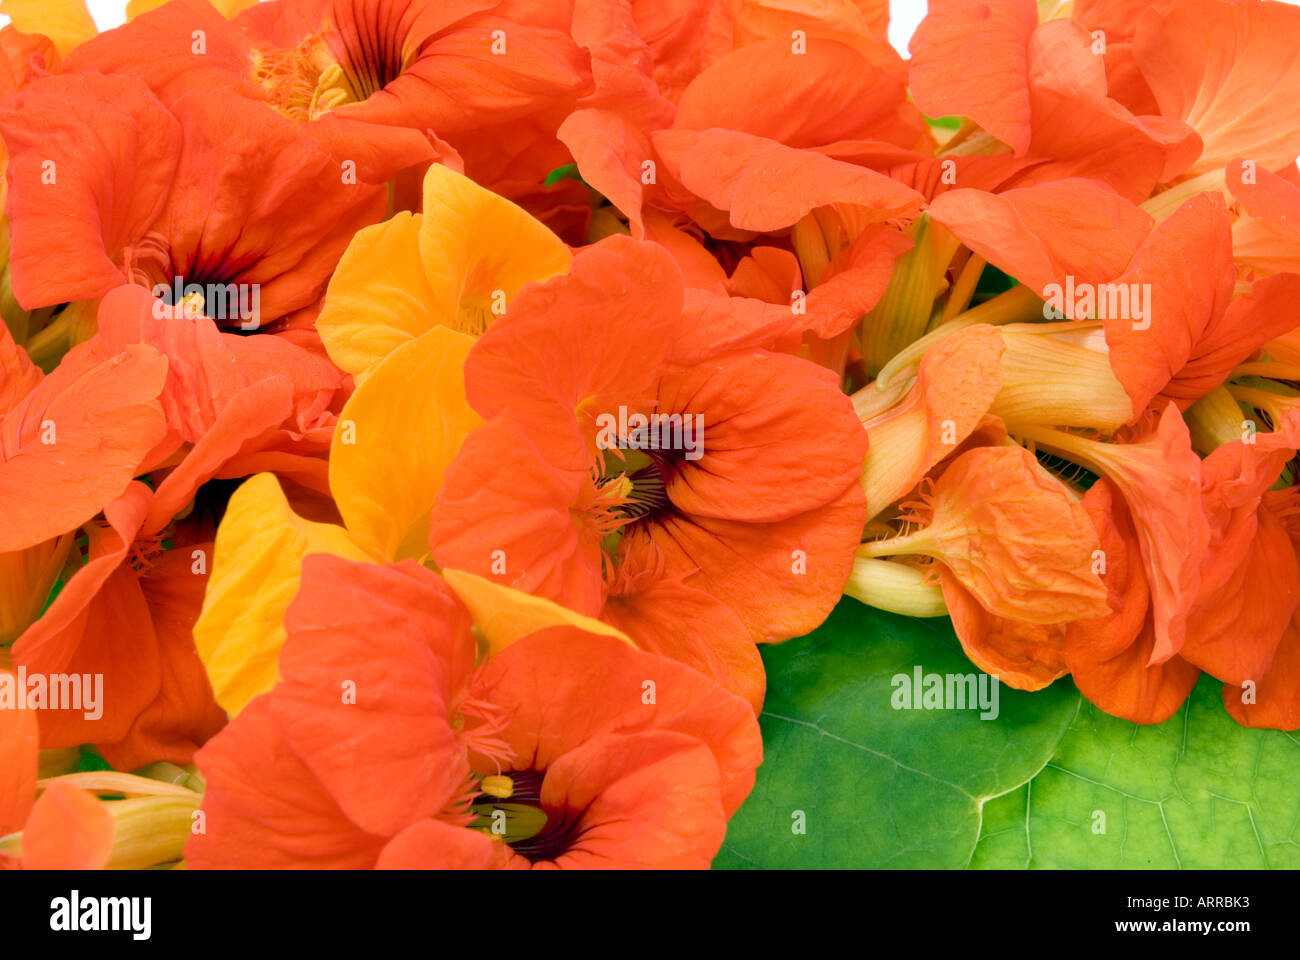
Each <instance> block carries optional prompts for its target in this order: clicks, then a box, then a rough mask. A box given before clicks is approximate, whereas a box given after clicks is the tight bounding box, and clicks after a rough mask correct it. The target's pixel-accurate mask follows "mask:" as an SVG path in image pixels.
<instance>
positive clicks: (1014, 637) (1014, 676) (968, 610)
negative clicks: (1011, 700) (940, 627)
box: [939, 567, 1068, 690]
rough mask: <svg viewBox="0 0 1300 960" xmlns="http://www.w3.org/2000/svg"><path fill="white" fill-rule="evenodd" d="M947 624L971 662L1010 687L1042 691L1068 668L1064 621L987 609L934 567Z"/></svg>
mask: <svg viewBox="0 0 1300 960" xmlns="http://www.w3.org/2000/svg"><path fill="white" fill-rule="evenodd" d="M939 578H940V583H941V584H942V585H943V599H944V603H945V604H946V605H947V607H948V614H949V616H951V617H952V628H953V630H954V631H956V633H957V639H958V640H960V641H961V646H962V649H963V650H965V651H966V656H968V657H970V660H971V663H973V664H975V666H977V667H979V668H980V669H981V670H983V671H984V672H985V673H987V674H990V675H992V676H994V677H997V678H998V680H999V681H1000V682H1001V683H1005V684H1006V685H1007V686H1009V687H1011V688H1012V689H1013V690H1041V689H1043V687H1046V686H1048V685H1049V684H1050V683H1051V682H1052V681H1053V680H1055V679H1056V678H1058V677H1061V676H1064V675H1065V674H1066V673H1067V672H1068V670H1067V668H1066V666H1065V659H1064V657H1063V655H1062V652H1061V648H1062V647H1063V646H1064V644H1065V624H1063V623H1047V624H1043V623H1026V622H1025V621H1024V620H1015V619H1012V618H1009V617H1000V616H998V615H997V614H995V613H990V612H989V611H988V610H987V609H985V607H984V605H983V604H982V603H981V602H980V601H979V599H978V598H976V596H975V595H974V594H972V593H971V592H970V591H969V590H967V589H966V588H965V587H964V586H962V583H961V581H960V580H958V579H957V577H956V576H954V575H953V573H952V571H951V570H949V569H948V568H947V567H941V568H940V570H939Z"/></svg>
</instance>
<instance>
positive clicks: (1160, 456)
mask: <svg viewBox="0 0 1300 960" xmlns="http://www.w3.org/2000/svg"><path fill="white" fill-rule="evenodd" d="M1103 453H1104V456H1105V462H1104V463H1097V464H1094V465H1095V466H1098V467H1099V468H1100V469H1101V471H1102V472H1103V473H1104V474H1105V475H1106V476H1108V477H1109V478H1110V479H1111V480H1113V481H1114V482H1115V484H1116V486H1118V487H1119V489H1120V492H1121V493H1122V494H1123V496H1124V500H1125V502H1126V503H1127V504H1128V508H1129V512H1130V513H1131V514H1132V516H1133V522H1134V527H1135V528H1136V530H1137V540H1138V547H1139V550H1140V552H1141V555H1142V564H1143V568H1144V570H1145V571H1146V577H1147V582H1148V584H1149V585H1150V587H1151V610H1152V620H1153V623H1154V628H1155V643H1154V646H1153V648H1152V653H1151V660H1150V663H1151V664H1152V665H1154V664H1158V663H1163V662H1165V661H1166V660H1168V659H1169V658H1170V657H1172V656H1173V655H1174V654H1176V653H1178V651H1179V650H1181V649H1182V646H1183V644H1184V642H1185V641H1186V638H1187V617H1188V613H1189V612H1190V610H1191V608H1192V606H1193V604H1194V603H1195V602H1196V595H1197V593H1198V591H1199V589H1200V584H1201V573H1200V571H1201V565H1202V563H1203V562H1204V559H1205V551H1206V550H1207V549H1208V545H1209V538H1210V529H1209V522H1208V520H1207V519H1206V516H1205V511H1204V509H1203V508H1202V506H1201V459H1200V458H1199V457H1198V456H1197V455H1196V453H1195V451H1193V450H1192V446H1191V438H1190V435H1189V434H1188V431H1187V425H1186V424H1185V423H1184V422H1183V418H1182V416H1181V414H1180V413H1179V411H1178V407H1177V406H1176V405H1175V404H1172V403H1170V404H1169V405H1168V406H1167V407H1166V408H1165V409H1164V411H1163V412H1162V413H1161V415H1160V419H1159V421H1158V422H1157V424H1156V426H1155V429H1154V431H1152V432H1150V433H1148V434H1147V435H1146V436H1145V437H1144V438H1142V439H1141V440H1138V441H1137V442H1134V443H1129V444H1111V445H1108V447H1107V448H1106V449H1105V450H1104V451H1103Z"/></svg>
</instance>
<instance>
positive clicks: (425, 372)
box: [329, 327, 483, 562]
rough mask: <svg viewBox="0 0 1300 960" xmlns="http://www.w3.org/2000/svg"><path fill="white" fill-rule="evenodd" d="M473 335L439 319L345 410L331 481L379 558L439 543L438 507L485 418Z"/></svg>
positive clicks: (358, 536)
mask: <svg viewBox="0 0 1300 960" xmlns="http://www.w3.org/2000/svg"><path fill="white" fill-rule="evenodd" d="M472 345H473V340H472V339H471V338H470V337H468V336H466V335H465V334H463V333H457V332H456V331H454V330H450V329H448V328H446V327H437V328H434V329H432V330H430V331H429V332H428V333H425V334H424V335H423V336H421V337H419V338H418V339H416V340H412V341H410V342H408V343H405V344H402V345H401V346H400V347H398V348H397V349H396V350H394V351H393V352H392V353H391V354H389V355H388V356H387V357H386V358H385V359H384V360H383V361H382V362H381V363H380V364H379V365H378V366H377V367H375V368H374V369H373V370H372V371H371V373H370V376H368V377H366V379H365V380H364V381H363V382H362V383H361V385H360V386H358V387H357V389H356V392H355V393H353V394H352V396H351V397H350V398H349V399H348V402H347V403H346V404H345V405H344V407H343V412H342V413H340V414H339V428H338V429H336V431H335V433H334V440H333V442H332V443H331V444H330V468H329V469H330V489H331V491H333V493H334V499H335V502H336V503H337V504H338V508H339V514H340V515H341V516H342V517H343V525H344V526H345V527H347V529H348V533H349V534H350V535H351V536H352V540H353V542H354V543H355V544H356V545H357V546H358V547H360V548H361V549H362V550H364V551H365V552H366V553H367V554H368V555H369V556H370V557H371V558H372V559H373V560H375V561H379V562H382V561H385V560H400V559H403V558H405V557H415V558H419V557H422V556H424V555H425V554H426V553H428V550H429V511H430V510H431V509H432V508H433V504H434V501H435V499H436V498H437V496H438V493H439V491H440V490H441V489H442V486H443V482H444V476H445V474H446V472H447V470H448V468H449V467H450V466H451V464H452V462H453V461H454V460H455V458H456V454H457V451H459V450H460V448H461V445H462V444H463V443H464V441H465V438H466V437H468V436H470V434H471V433H472V431H473V430H474V429H475V428H476V427H477V426H479V425H480V424H481V423H482V422H483V421H482V419H481V418H480V417H479V416H478V414H476V413H475V412H474V411H473V410H472V409H470V407H469V404H468V403H467V402H466V400H465V385H464V364H465V357H466V356H467V354H468V353H469V349H470V347H471V346H472Z"/></svg>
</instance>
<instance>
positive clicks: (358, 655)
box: [270, 554, 474, 836]
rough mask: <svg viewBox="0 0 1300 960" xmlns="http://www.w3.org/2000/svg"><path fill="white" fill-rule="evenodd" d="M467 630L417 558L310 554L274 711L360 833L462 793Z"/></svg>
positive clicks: (435, 808) (392, 830)
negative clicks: (460, 708)
mask: <svg viewBox="0 0 1300 960" xmlns="http://www.w3.org/2000/svg"><path fill="white" fill-rule="evenodd" d="M469 626H470V623H469V616H468V615H467V613H466V612H465V609H464V607H462V606H461V604H460V602H459V601H458V600H457V599H456V598H455V595H454V594H452V592H451V589H450V588H449V587H448V586H447V585H446V583H444V582H443V581H442V580H441V579H440V578H439V577H438V576H437V575H436V574H433V573H431V572H430V571H428V570H426V569H424V568H423V567H421V566H419V565H418V564H417V563H415V562H414V561H412V560H406V561H403V562H402V563H400V564H389V565H383V566H377V565H373V564H367V563H355V562H352V561H349V560H344V559H342V558H339V557H332V556H328V555H323V554H318V555H315V556H309V557H307V558H306V559H305V560H304V561H303V576H302V587H301V588H300V589H299V591H298V596H297V597H296V598H295V599H294V602H293V603H292V604H291V605H290V607H289V610H288V612H287V613H286V615H285V628H286V630H287V632H288V639H287V640H286V641H285V644H284V647H283V648H282V649H281V651H280V673H281V675H282V676H283V678H284V679H283V680H282V682H281V683H280V685H279V686H277V687H276V688H275V690H274V692H273V693H272V694H271V696H270V712H271V716H272V717H273V718H274V720H275V723H276V726H277V727H278V728H279V730H280V731H281V733H282V734H283V735H284V737H285V738H286V740H287V741H288V743H289V745H290V746H291V747H292V748H293V750H294V752H296V753H297V754H298V756H300V757H301V758H302V760H303V762H304V764H305V765H306V766H307V767H308V768H309V769H310V770H311V771H312V773H313V774H314V775H315V777H316V779H317V781H318V782H319V783H320V784H321V786H322V787H323V788H324V789H325V790H326V791H328V792H329V794H330V795H331V796H332V797H333V798H334V800H335V801H336V802H337V803H338V804H339V807H340V809H342V811H343V812H344V814H346V816H347V817H348V819H349V820H351V821H352V822H353V823H355V824H357V825H358V826H359V827H361V828H362V829H363V830H366V831H367V832H369V833H373V834H376V835H381V836H392V835H394V834H396V833H398V832H399V831H400V830H401V829H402V828H403V827H404V826H406V825H407V824H409V823H411V822H412V821H414V820H417V819H420V818H423V817H429V816H433V815H434V814H436V813H438V812H439V811H441V810H442V809H443V808H444V807H446V806H448V805H449V804H450V803H451V801H452V800H453V799H455V798H456V797H457V796H458V794H459V792H460V790H461V789H463V787H464V785H465V783H466V780H467V778H468V775H469V769H468V767H467V766H466V765H465V759H464V754H463V752H461V753H459V754H458V753H457V738H456V735H455V733H454V732H453V730H452V727H451V712H452V707H453V706H454V704H455V702H456V700H457V698H458V697H459V695H460V694H461V693H462V692H463V688H464V686H465V684H466V683H467V681H468V679H469V672H470V670H471V669H472V667H473V663H474V642H473V639H472V638H471V636H470V632H469ZM359 747H360V749H359Z"/></svg>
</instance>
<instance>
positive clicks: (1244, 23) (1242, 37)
mask: <svg viewBox="0 0 1300 960" xmlns="http://www.w3.org/2000/svg"><path fill="white" fill-rule="evenodd" d="M1297 31H1300V10H1295V9H1293V8H1291V7H1290V6H1288V5H1286V4H1281V3H1249V4H1244V3H1233V2H1230V0H1186V2H1179V3H1176V4H1168V5H1165V6H1157V7H1153V8H1151V10H1150V11H1149V12H1148V13H1147V14H1145V15H1144V16H1143V18H1142V20H1141V21H1140V22H1139V24H1138V28H1137V32H1136V33H1135V34H1134V37H1133V43H1134V54H1135V56H1136V58H1137V63H1138V66H1139V67H1140V68H1141V70H1142V75H1143V76H1144V77H1145V78H1146V81H1147V83H1148V84H1150V86H1151V90H1152V92H1153V93H1154V94H1155V98H1156V101H1157V103H1159V105H1160V112H1161V113H1162V114H1163V115H1165V116H1166V117H1175V118H1177V119H1179V120H1183V121H1185V122H1186V123H1188V124H1190V125H1191V126H1192V127H1194V128H1195V129H1196V132H1197V133H1199V134H1200V135H1201V139H1202V140H1204V141H1205V150H1204V152H1202V154H1201V156H1200V159H1199V160H1198V161H1197V162H1196V164H1195V165H1194V166H1192V167H1191V169H1189V170H1188V171H1187V172H1188V174H1189V175H1194V174H1197V173H1203V172H1206V171H1209V170H1215V169H1221V168H1222V167H1223V165H1224V164H1225V163H1227V162H1228V161H1229V160H1231V159H1232V158H1233V157H1242V156H1246V157H1251V158H1253V159H1254V160H1256V161H1257V162H1258V163H1259V164H1260V165H1261V166H1264V167H1267V168H1268V169H1270V170H1274V169H1277V168H1279V167H1281V166H1283V165H1284V164H1288V163H1291V162H1292V161H1294V160H1295V158H1296V155H1297V154H1300V60H1297V58H1296V56H1295V47H1294V44H1293V43H1292V42H1291V40H1290V38H1292V37H1294V36H1295V35H1296V33H1297Z"/></svg>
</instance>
